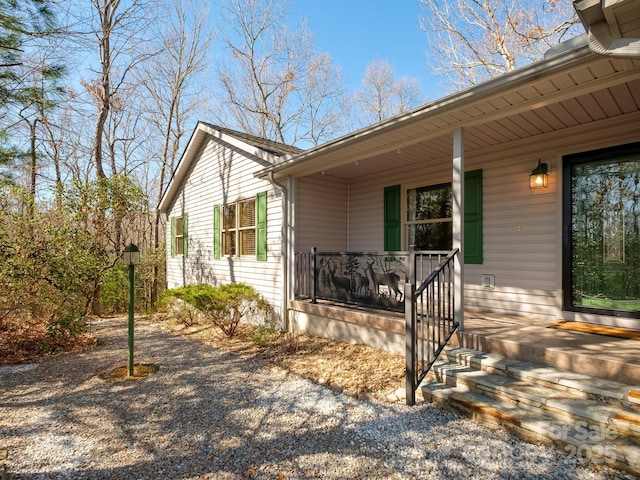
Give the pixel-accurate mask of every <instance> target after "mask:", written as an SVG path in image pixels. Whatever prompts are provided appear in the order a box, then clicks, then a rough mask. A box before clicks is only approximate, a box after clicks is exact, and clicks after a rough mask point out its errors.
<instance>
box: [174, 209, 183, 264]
mask: <svg viewBox="0 0 640 480" xmlns="http://www.w3.org/2000/svg"><path fill="white" fill-rule="evenodd" d="M173 222H174V224H173V252H174V255H184V217H175V218H174V220H173Z"/></svg>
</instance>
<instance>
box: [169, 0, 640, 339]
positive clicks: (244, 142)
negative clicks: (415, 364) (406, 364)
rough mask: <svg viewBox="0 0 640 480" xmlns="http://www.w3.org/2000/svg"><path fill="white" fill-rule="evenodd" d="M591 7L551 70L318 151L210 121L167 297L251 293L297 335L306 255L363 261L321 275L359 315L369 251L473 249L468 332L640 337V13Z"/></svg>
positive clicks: (520, 76)
mask: <svg viewBox="0 0 640 480" xmlns="http://www.w3.org/2000/svg"><path fill="white" fill-rule="evenodd" d="M610 3H611V5H610ZM603 5H604V6H603ZM576 9H577V10H578V12H579V14H580V17H581V19H582V21H583V24H584V25H585V27H586V29H587V30H588V35H585V36H583V37H579V38H577V39H574V40H572V41H570V42H568V43H566V44H562V45H560V46H558V47H557V48H555V49H552V50H551V51H549V52H548V54H547V55H546V57H545V58H544V59H543V60H541V61H539V62H537V63H534V64H531V65H529V66H527V67H524V68H522V69H520V70H517V71H515V72H512V73H508V74H506V75H503V76H501V77H499V78H496V79H494V80H491V81H488V82H486V83H483V84H480V85H477V86H475V87H473V88H471V89H468V90H465V91H462V92H459V93H456V94H454V95H451V96H448V97H445V98H442V99H440V100H437V101H435V102H432V103H429V104H427V105H424V106H422V107H420V108H417V109H415V110H412V111H410V112H408V113H405V114H401V115H398V116H396V117H393V118H391V119H388V120H386V121H383V122H381V123H378V124H375V125H372V126H370V127H367V128H365V129H362V130H358V131H356V132H353V133H350V134H348V135H345V136H343V137H340V138H338V139H335V140H333V141H330V142H327V143H325V144H323V145H320V146H318V147H315V148H312V149H309V150H306V151H299V150H297V149H295V148H291V147H287V146H284V145H278V144H275V143H273V142H266V141H264V140H259V139H256V138H255V137H251V136H249V135H245V134H241V133H238V132H233V131H230V130H227V129H224V128H219V127H215V126H212V125H208V124H205V123H199V124H198V126H197V127H196V130H195V132H194V134H193V137H192V138H191V140H190V142H189V144H188V146H187V148H186V150H185V153H184V155H183V157H182V159H181V161H180V164H179V165H178V168H177V171H176V174H175V176H174V178H173V179H172V181H171V183H170V185H169V187H168V189H167V191H166V193H165V195H164V197H163V199H162V201H161V203H160V205H159V208H160V211H161V212H162V213H164V214H166V215H167V218H168V219H169V220H170V224H171V228H170V229H167V230H168V232H167V244H168V245H171V248H168V249H167V250H168V255H169V258H168V259H167V278H168V286H169V287H174V286H179V285H183V284H188V283H195V282H212V283H217V282H229V281H245V282H248V283H251V284H253V285H255V286H256V287H257V288H258V289H259V290H260V291H261V292H262V293H263V294H264V295H265V297H266V298H268V299H269V300H270V301H271V302H272V303H273V305H274V307H276V310H277V312H279V314H280V315H282V317H283V319H285V320H287V319H288V322H292V321H297V320H296V319H300V318H301V315H302V314H304V315H308V308H307V307H308V306H305V307H304V308H302V307H301V305H302V304H303V303H305V304H308V303H309V302H308V301H305V302H300V301H296V298H295V297H296V292H300V287H299V285H297V284H296V283H297V282H301V281H302V280H303V279H302V278H301V275H300V272H299V271H298V270H296V265H295V263H296V262H295V258H296V256H297V255H298V256H299V254H300V252H310V251H311V249H312V248H313V247H315V248H317V249H318V250H319V251H321V252H345V253H346V252H360V253H362V254H364V255H365V257H362V258H361V259H360V262H359V263H358V264H356V266H355V267H354V266H353V264H350V265H351V266H350V267H348V268H347V266H346V265H347V263H345V262H333V261H332V260H331V259H330V258H328V257H326V258H324V260H323V261H324V262H325V263H324V266H322V267H320V266H318V267H317V270H316V276H321V277H322V278H316V281H317V282H319V283H322V282H324V284H325V286H329V287H330V288H331V290H332V291H334V292H336V293H337V294H339V295H342V296H343V297H345V296H346V297H348V299H352V297H354V292H355V291H356V290H357V289H358V288H359V287H360V286H359V285H358V284H357V283H358V281H359V280H358V279H363V282H364V283H363V284H362V285H361V287H362V290H361V291H366V290H368V293H366V295H369V296H370V295H371V290H372V288H374V287H376V288H377V290H378V292H379V287H380V285H377V284H375V283H376V282H374V281H373V280H374V279H373V275H375V274H378V275H383V274H385V272H384V271H378V272H374V271H373V269H372V268H370V269H369V270H367V268H368V266H369V263H368V262H367V260H366V258H373V257H366V254H367V253H369V252H402V253H406V252H411V251H418V250H420V251H422V250H433V249H436V250H443V249H444V250H451V249H453V248H459V254H458V255H456V256H455V262H456V270H455V271H456V272H457V273H456V274H457V275H459V276H460V279H461V280H462V281H460V282H459V283H458V286H457V287H456V288H457V290H458V291H457V292H456V308H457V309H458V310H457V312H456V315H457V316H458V317H459V318H460V320H463V317H462V310H463V309H467V310H472V309H473V310H483V311H490V312H495V313H498V314H516V315H530V316H536V317H543V318H548V319H554V320H569V321H581V322H588V323H597V324H605V325H618V326H625V327H629V328H636V329H640V39H639V37H640V2H639V1H638V0H624V1H619V2H604V3H603V4H601V2H599V1H591V0H585V1H581V2H577V3H576ZM534 171H535V172H536V173H538V174H540V175H541V176H540V177H539V178H535V177H532V173H533V172H534ZM463 173H464V174H463ZM187 220H188V221H187ZM265 222H266V224H265ZM187 227H188V228H187ZM265 248H266V250H265ZM387 256H388V255H387ZM371 262H373V260H372V261H371ZM349 269H350V270H349ZM347 270H349V271H347ZM387 273H388V272H387ZM391 273H392V272H391ZM348 275H350V276H348ZM330 276H331V277H330ZM340 278H343V279H344V278H350V279H351V280H350V283H349V284H346V283H344V282H345V281H343V280H339V279H340ZM417 281H418V282H419V281H420V279H419V278H418V279H417ZM331 282H333V283H331ZM340 282H343V283H340ZM341 288H342V290H343V291H341ZM389 288H390V287H389ZM389 294H391V295H393V294H394V292H393V291H392V290H391V289H388V290H387V293H385V294H384V295H385V296H388V295H389ZM363 295H364V294H363ZM366 295H364V296H366ZM346 297H345V298H346Z"/></svg>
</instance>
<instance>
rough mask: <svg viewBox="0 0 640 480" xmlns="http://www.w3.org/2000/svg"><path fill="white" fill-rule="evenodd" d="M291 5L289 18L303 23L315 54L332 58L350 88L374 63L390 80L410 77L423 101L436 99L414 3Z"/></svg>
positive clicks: (307, 1)
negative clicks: (385, 66) (385, 68)
mask: <svg viewBox="0 0 640 480" xmlns="http://www.w3.org/2000/svg"><path fill="white" fill-rule="evenodd" d="M291 6H292V10H291V13H292V14H293V16H294V17H305V18H306V19H307V24H308V27H309V28H310V29H311V30H312V31H313V32H314V33H315V35H316V40H317V47H318V49H319V50H321V51H326V52H328V53H329V54H330V55H331V56H332V57H333V60H334V62H335V63H336V64H338V65H339V66H340V67H341V69H342V72H343V75H344V77H345V81H346V82H347V85H348V86H349V87H350V88H352V89H355V88H358V87H359V86H360V80H361V79H362V75H363V73H364V70H365V68H366V66H367V65H368V64H369V63H371V62H372V61H373V60H375V59H376V58H379V59H382V60H386V61H388V62H389V63H390V64H391V65H392V66H393V67H395V74H396V77H401V76H405V75H407V76H412V77H415V78H417V79H418V80H419V81H420V82H421V84H422V87H423V93H424V94H425V95H426V96H428V97H430V98H433V97H437V96H439V95H438V92H437V87H435V85H434V83H433V82H432V81H431V79H430V78H429V75H428V73H427V67H426V60H425V51H426V49H427V46H428V45H427V40H426V37H425V34H424V33H423V32H421V31H420V29H419V28H418V25H419V22H418V17H419V16H420V15H421V14H422V15H424V11H423V9H422V8H421V7H422V4H421V3H420V2H419V1H418V0H393V1H390V0H293V1H292V3H291Z"/></svg>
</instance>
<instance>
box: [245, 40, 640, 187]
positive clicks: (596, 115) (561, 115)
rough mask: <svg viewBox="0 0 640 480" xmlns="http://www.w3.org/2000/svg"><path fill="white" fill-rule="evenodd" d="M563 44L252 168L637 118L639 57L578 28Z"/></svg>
mask: <svg viewBox="0 0 640 480" xmlns="http://www.w3.org/2000/svg"><path fill="white" fill-rule="evenodd" d="M568 46H569V49H568V50H567V49H566V48H567V44H562V45H561V46H559V48H557V49H555V50H554V49H552V50H551V51H550V52H549V53H548V55H547V57H546V58H544V59H543V60H541V61H539V62H536V63H534V64H531V65H529V66H527V67H524V68H522V69H520V70H517V71H514V72H510V73H508V74H506V75H503V76H501V77H498V78H495V79H493V80H491V81H488V82H486V83H483V84H480V85H477V86H475V87H473V88H470V89H468V90H465V91H462V92H459V93H456V94H454V95H450V96H447V97H445V98H443V99H441V100H437V101H435V102H433V103H429V104H426V105H424V106H422V107H419V108H417V109H414V110H412V111H410V112H407V113H404V114H401V115H398V116H396V117H393V118H390V119H388V120H385V121H383V122H380V123H378V124H375V125H373V126H371V127H368V128H364V129H361V130H358V131H356V132H353V133H351V134H349V135H346V136H343V137H340V138H337V139H335V140H333V141H330V142H327V143H325V144H323V145H320V146H318V147H315V148H312V149H310V150H306V151H304V152H302V153H300V154H297V155H289V156H286V157H283V158H281V159H280V160H279V161H278V162H276V164H274V165H273V166H270V167H267V168H265V169H263V170H262V171H260V172H259V173H258V174H257V175H258V176H259V177H265V176H267V175H269V173H270V172H273V174H274V175H275V177H276V178H278V177H280V178H281V177H285V176H293V177H298V176H305V175H310V174H313V173H319V172H324V173H326V174H329V175H335V176H338V177H343V178H353V177H358V176H362V175H369V174H374V173H377V172H382V171H385V170H389V169H391V168H396V167H399V166H401V165H411V164H418V163H423V162H425V161H428V160H430V159H441V158H450V157H451V152H452V132H453V130H454V129H456V128H458V127H464V129H465V134H464V148H465V152H467V153H468V152H473V151H477V152H481V151H482V150H486V149H491V148H492V147H495V146H496V145H500V144H509V143H513V144H514V146H515V145H522V144H523V142H526V141H527V140H529V141H530V142H535V141H536V140H535V137H536V136H537V135H541V134H555V135H560V136H561V135H565V136H569V134H570V132H571V131H572V129H575V128H579V127H581V126H584V125H588V124H592V123H594V122H602V121H605V122H606V121H611V122H615V121H620V122H623V121H624V122H629V121H634V122H639V124H640V59H638V58H635V59H633V58H618V57H613V56H601V55H597V54H595V53H593V52H592V50H591V49H590V47H589V45H588V43H587V41H586V38H585V36H582V37H578V38H577V39H574V40H573V41H572V42H570V43H569V44H568ZM563 48H564V49H563Z"/></svg>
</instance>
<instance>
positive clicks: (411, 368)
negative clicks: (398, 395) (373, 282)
mask: <svg viewBox="0 0 640 480" xmlns="http://www.w3.org/2000/svg"><path fill="white" fill-rule="evenodd" d="M415 291H416V289H415V287H414V286H413V284H412V283H411V281H409V282H407V283H405V284H404V322H405V334H404V341H405V365H406V366H405V371H404V376H405V399H406V403H407V405H408V406H410V407H411V406H413V405H415V404H416V387H417V385H416V376H417V373H416V370H417V369H418V365H417V359H416V353H417V351H416V350H417V344H416V336H417V331H416V330H417V322H416V304H415V302H414V301H413V296H414V294H415Z"/></svg>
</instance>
